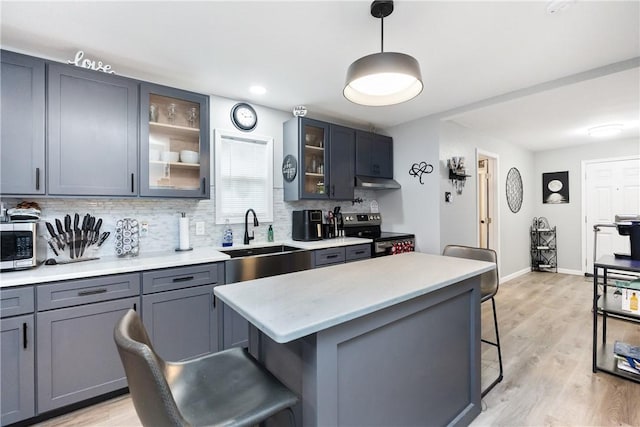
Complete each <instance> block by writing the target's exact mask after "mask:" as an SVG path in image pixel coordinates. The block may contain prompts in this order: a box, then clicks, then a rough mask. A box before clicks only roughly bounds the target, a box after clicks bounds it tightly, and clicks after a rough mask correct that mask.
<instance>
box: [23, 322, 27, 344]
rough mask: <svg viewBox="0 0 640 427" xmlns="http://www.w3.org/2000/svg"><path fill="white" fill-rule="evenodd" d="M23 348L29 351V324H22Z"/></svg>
mask: <svg viewBox="0 0 640 427" xmlns="http://www.w3.org/2000/svg"><path fill="white" fill-rule="evenodd" d="M22 348H24V349H25V350H26V349H27V323H26V322H24V323H23V324H22Z"/></svg>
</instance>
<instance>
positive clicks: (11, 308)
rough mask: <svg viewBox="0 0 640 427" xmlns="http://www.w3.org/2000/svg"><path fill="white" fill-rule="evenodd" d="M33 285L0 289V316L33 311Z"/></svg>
mask: <svg viewBox="0 0 640 427" xmlns="http://www.w3.org/2000/svg"><path fill="white" fill-rule="evenodd" d="M33 308H34V303H33V286H20V287H17V288H3V289H0V317H9V316H17V315H18V314H27V313H33Z"/></svg>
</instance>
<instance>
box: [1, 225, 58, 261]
mask: <svg viewBox="0 0 640 427" xmlns="http://www.w3.org/2000/svg"><path fill="white" fill-rule="evenodd" d="M0 242H1V248H0V249H1V250H0V270H2V271H5V270H19V269H23V268H32V267H35V266H37V265H38V264H40V263H42V262H43V261H44V260H45V258H46V257H47V248H46V242H45V239H44V238H41V239H38V223H37V222H14V223H2V224H0Z"/></svg>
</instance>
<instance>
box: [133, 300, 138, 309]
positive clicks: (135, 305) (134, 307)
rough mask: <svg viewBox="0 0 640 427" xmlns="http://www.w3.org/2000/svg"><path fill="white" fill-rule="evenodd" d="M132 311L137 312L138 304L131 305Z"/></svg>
mask: <svg viewBox="0 0 640 427" xmlns="http://www.w3.org/2000/svg"><path fill="white" fill-rule="evenodd" d="M133 311H138V304H136V303H135V302H134V303H133Z"/></svg>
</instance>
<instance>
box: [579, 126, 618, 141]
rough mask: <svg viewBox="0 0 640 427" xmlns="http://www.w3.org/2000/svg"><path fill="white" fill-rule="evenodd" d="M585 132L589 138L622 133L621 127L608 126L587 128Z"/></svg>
mask: <svg viewBox="0 0 640 427" xmlns="http://www.w3.org/2000/svg"><path fill="white" fill-rule="evenodd" d="M587 132H588V133H589V136H593V137H596V138H600V137H605V136H613V135H617V134H619V133H620V132H622V125H620V124H610V125H602V126H596V127H592V128H589V130H588V131H587Z"/></svg>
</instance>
